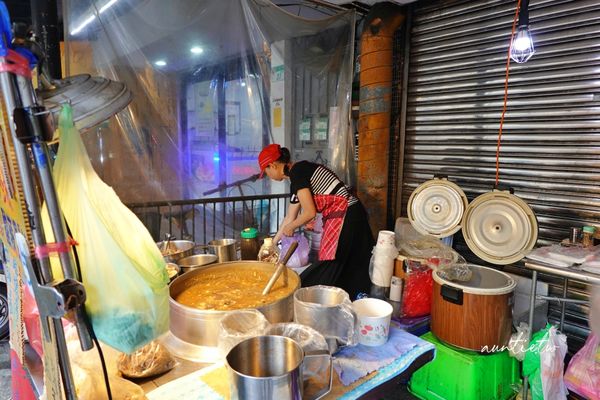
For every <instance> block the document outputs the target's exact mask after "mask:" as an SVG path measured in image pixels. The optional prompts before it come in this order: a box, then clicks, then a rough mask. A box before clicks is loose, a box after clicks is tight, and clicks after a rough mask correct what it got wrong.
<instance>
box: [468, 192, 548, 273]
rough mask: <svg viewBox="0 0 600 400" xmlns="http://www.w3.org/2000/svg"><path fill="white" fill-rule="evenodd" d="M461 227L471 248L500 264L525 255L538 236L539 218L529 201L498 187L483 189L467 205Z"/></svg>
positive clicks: (486, 259)
mask: <svg viewBox="0 0 600 400" xmlns="http://www.w3.org/2000/svg"><path fill="white" fill-rule="evenodd" d="M462 229H463V236H464V238H465V241H466V242H467V245H468V246H469V249H471V251H472V252H473V253H475V254H476V255H477V256H478V257H479V258H481V259H482V260H485V261H487V262H490V263H492V264H497V265H506V264H511V263H514V262H517V261H519V260H520V259H522V258H523V257H524V256H525V255H526V254H527V253H528V252H529V250H531V249H532V248H533V246H534V245H535V242H536V241H537V236H538V224H537V219H536V217H535V214H534V213H533V210H532V209H531V208H530V207H529V206H528V205H527V203H525V202H524V201H523V200H521V199H520V198H519V197H517V196H515V195H513V194H511V193H509V192H505V191H498V190H494V191H492V192H489V193H484V194H482V195H481V196H479V197H477V198H476V199H475V200H473V201H472V202H471V204H469V205H468V207H467V209H466V210H465V216H464V219H463V227H462Z"/></svg>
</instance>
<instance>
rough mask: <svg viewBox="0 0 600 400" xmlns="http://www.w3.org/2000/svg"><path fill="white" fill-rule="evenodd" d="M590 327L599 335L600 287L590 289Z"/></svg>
mask: <svg viewBox="0 0 600 400" xmlns="http://www.w3.org/2000/svg"><path fill="white" fill-rule="evenodd" d="M590 329H591V330H592V332H594V334H595V335H596V336H598V337H600V287H594V288H593V289H592V297H591V299H590Z"/></svg>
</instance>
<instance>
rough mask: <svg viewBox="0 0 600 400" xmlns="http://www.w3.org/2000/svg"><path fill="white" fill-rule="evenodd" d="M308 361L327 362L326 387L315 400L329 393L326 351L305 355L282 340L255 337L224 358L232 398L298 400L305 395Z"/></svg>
mask: <svg viewBox="0 0 600 400" xmlns="http://www.w3.org/2000/svg"><path fill="white" fill-rule="evenodd" d="M308 357H323V358H327V360H328V362H329V376H330V380H329V387H327V388H326V389H324V390H321V393H319V394H318V395H317V396H316V397H315V400H316V399H320V398H321V397H323V396H325V395H326V394H327V393H329V391H330V390H331V373H332V369H331V364H332V363H331V356H330V355H329V352H328V351H327V350H315V351H311V352H310V353H306V354H305V353H304V351H303V350H302V347H300V345H299V344H298V343H296V342H295V341H294V340H292V339H290V338H287V337H283V336H256V337H253V338H250V339H246V340H244V341H243V342H240V343H238V344H237V345H236V346H235V347H233V348H232V349H231V350H230V351H229V353H228V354H227V357H226V362H227V367H228V369H229V371H230V376H231V390H232V394H233V396H232V398H238V399H244V400H286V399H290V400H291V399H293V400H296V399H301V398H302V395H303V392H304V380H303V368H304V360H305V359H306V358H308Z"/></svg>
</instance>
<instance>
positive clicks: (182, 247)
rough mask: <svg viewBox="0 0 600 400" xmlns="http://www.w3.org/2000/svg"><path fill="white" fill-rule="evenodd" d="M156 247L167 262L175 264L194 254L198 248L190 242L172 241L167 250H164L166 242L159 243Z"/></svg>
mask: <svg viewBox="0 0 600 400" xmlns="http://www.w3.org/2000/svg"><path fill="white" fill-rule="evenodd" d="M156 245H157V246H158V249H159V250H160V252H161V253H162V255H163V258H164V259H165V261H166V262H172V263H175V264H177V261H179V260H180V259H182V258H184V257H187V256H191V255H192V254H194V248H195V247H196V244H195V243H194V242H192V241H189V240H170V241H169V243H168V244H167V246H168V248H166V249H165V248H164V246H165V242H158V243H156Z"/></svg>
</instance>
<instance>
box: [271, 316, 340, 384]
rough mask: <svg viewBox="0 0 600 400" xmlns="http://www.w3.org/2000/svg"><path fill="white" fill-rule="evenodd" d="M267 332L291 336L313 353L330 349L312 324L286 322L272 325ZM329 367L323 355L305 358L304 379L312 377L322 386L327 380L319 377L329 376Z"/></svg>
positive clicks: (312, 381) (308, 351) (306, 351)
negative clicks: (324, 380)
mask: <svg viewBox="0 0 600 400" xmlns="http://www.w3.org/2000/svg"><path fill="white" fill-rule="evenodd" d="M265 334H266V335H279V336H285V337H289V338H290V339H293V340H294V341H296V343H298V344H299V345H300V346H301V347H302V349H303V350H304V352H305V353H311V352H314V351H317V350H329V347H328V346H327V342H326V341H325V338H324V337H323V335H321V334H320V333H319V332H317V331H316V330H314V329H313V328H311V327H310V326H306V325H301V324H295V323H291V322H290V323H287V322H284V323H279V324H273V325H271V326H270V327H269V328H268V329H267V331H266V332H265ZM328 367H329V365H328V363H325V362H323V358H322V357H315V358H313V357H310V358H305V359H304V367H303V369H302V373H303V375H304V379H311V384H313V385H314V384H316V385H317V386H319V387H321V386H323V384H324V383H326V382H323V381H321V380H320V379H319V378H325V377H326V376H327V369H328ZM315 379H319V382H317V383H315V382H314V380H315Z"/></svg>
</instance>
